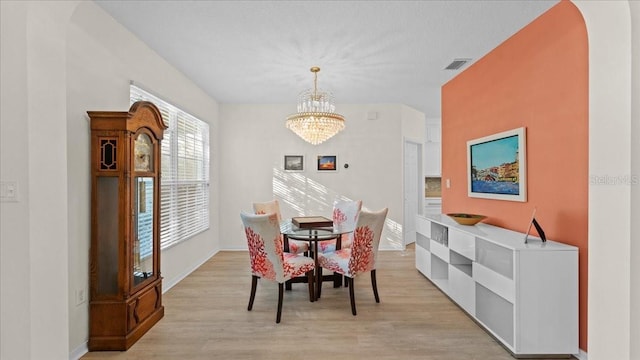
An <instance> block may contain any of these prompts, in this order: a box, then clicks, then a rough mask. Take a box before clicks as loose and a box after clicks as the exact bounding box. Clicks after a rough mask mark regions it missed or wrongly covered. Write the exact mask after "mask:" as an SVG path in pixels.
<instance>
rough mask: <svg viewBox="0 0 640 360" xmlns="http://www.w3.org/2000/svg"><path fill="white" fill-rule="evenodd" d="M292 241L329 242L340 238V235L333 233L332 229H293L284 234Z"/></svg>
mask: <svg viewBox="0 0 640 360" xmlns="http://www.w3.org/2000/svg"><path fill="white" fill-rule="evenodd" d="M284 234H285V235H287V237H288V238H290V239H295V240H329V239H335V238H337V237H338V236H340V234H339V233H335V232H333V230H332V229H295V228H291V229H289V230H288V231H286V232H284Z"/></svg>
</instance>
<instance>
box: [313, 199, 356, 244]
mask: <svg viewBox="0 0 640 360" xmlns="http://www.w3.org/2000/svg"><path fill="white" fill-rule="evenodd" d="M361 209H362V200H336V201H334V202H333V212H332V216H331V218H332V220H333V229H334V230H335V231H337V232H339V233H342V235H341V237H340V248H348V247H351V242H352V241H353V230H354V229H355V228H356V223H357V221H358V215H359V214H360V210H361ZM336 243H337V240H329V241H323V242H321V243H320V244H318V251H320V252H323V253H327V252H332V251H336Z"/></svg>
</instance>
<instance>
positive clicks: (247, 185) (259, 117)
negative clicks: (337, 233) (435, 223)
mask: <svg viewBox="0 0 640 360" xmlns="http://www.w3.org/2000/svg"><path fill="white" fill-rule="evenodd" d="M336 107H337V109H338V112H340V113H341V114H343V115H344V116H345V118H346V129H345V130H344V131H342V132H341V133H339V134H338V135H336V136H335V137H334V138H332V139H329V140H328V141H327V142H325V143H323V144H320V145H317V146H313V145H310V144H308V143H306V142H304V141H303V140H302V139H300V138H299V137H298V136H297V135H295V134H294V133H293V132H291V131H290V130H288V129H286V128H285V126H284V123H285V120H284V119H285V118H286V117H287V115H289V114H290V113H292V112H294V111H295V105H294V104H288V105H232V104H223V105H221V107H220V120H221V133H222V134H224V136H222V137H221V139H220V149H221V154H220V155H221V174H222V176H221V184H220V187H221V189H224V190H223V191H222V193H221V195H220V207H221V209H224V211H221V213H220V224H221V230H220V238H221V247H222V248H224V249H246V239H245V237H244V233H243V231H242V225H241V223H240V211H251V204H252V203H253V202H261V201H267V200H270V199H272V198H277V199H279V201H280V204H281V205H280V206H281V212H282V216H283V217H284V218H287V217H292V216H299V215H318V214H322V215H325V216H330V215H331V209H332V205H333V201H334V199H335V198H336V197H345V198H349V199H354V200H358V199H359V200H362V201H363V208H366V209H370V210H377V209H381V208H383V207H389V215H388V217H387V224H386V226H385V230H384V232H383V239H382V241H381V245H380V247H381V249H400V248H402V233H401V231H402V228H401V225H402V216H403V205H402V141H403V135H405V133H404V132H405V131H406V132H408V133H409V134H410V136H411V137H412V138H415V139H416V140H417V141H418V142H423V141H424V140H423V138H422V137H421V136H423V135H422V134H423V133H424V130H423V129H424V128H423V127H421V126H424V125H423V123H424V117H423V116H422V114H421V113H418V112H416V111H415V110H413V109H411V108H408V107H406V106H403V105H389V104H375V105H343V104H337V105H336ZM368 112H377V113H378V117H377V119H376V120H367V113H368ZM416 127H418V128H419V129H422V130H421V131H415V130H414V129H415V128H416ZM285 154H289V155H304V156H305V171H304V172H300V173H289V172H284V171H283V164H282V163H283V156H284V155H285ZM334 154H335V155H337V156H338V171H337V172H335V173H320V172H317V171H316V167H315V166H316V164H315V161H316V157H317V155H334ZM345 163H347V164H349V168H348V169H345V168H344V164H345Z"/></svg>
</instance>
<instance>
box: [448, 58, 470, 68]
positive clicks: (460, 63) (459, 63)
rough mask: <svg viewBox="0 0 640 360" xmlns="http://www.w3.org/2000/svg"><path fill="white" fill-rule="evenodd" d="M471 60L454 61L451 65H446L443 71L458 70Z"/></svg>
mask: <svg viewBox="0 0 640 360" xmlns="http://www.w3.org/2000/svg"><path fill="white" fill-rule="evenodd" d="M470 60H471V59H454V60H453V61H452V62H451V64H449V65H447V67H446V68H444V69H445V70H458V69H460V68H461V67H463V66H464V64H466V63H468V62H469V61H470Z"/></svg>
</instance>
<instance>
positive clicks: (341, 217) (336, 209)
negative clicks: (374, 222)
mask: <svg viewBox="0 0 640 360" xmlns="http://www.w3.org/2000/svg"><path fill="white" fill-rule="evenodd" d="M361 209H362V201H361V200H357V201H353V200H336V201H334V202H333V215H332V218H333V227H334V228H335V229H336V230H340V231H353V230H354V229H355V228H356V223H357V222H358V215H359V214H360V210H361Z"/></svg>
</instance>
